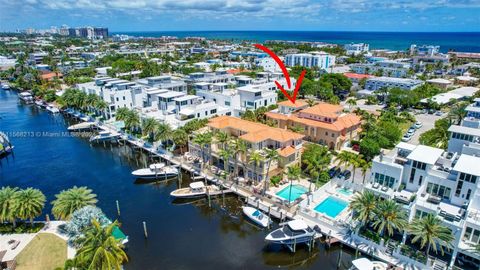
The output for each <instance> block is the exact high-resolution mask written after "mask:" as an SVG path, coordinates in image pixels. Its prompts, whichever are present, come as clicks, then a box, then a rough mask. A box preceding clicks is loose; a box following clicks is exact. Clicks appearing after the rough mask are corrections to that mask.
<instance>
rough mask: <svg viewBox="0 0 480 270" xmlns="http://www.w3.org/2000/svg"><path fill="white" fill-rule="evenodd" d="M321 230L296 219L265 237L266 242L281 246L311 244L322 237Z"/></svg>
mask: <svg viewBox="0 0 480 270" xmlns="http://www.w3.org/2000/svg"><path fill="white" fill-rule="evenodd" d="M319 230H320V229H315V230H314V229H312V228H310V226H308V225H307V223H305V221H303V220H300V219H295V220H292V221H289V222H287V223H286V224H285V225H283V226H282V227H281V228H279V229H276V230H274V231H273V232H271V233H269V234H268V235H267V236H266V237H265V241H267V242H270V243H274V244H281V245H294V244H300V243H310V242H311V241H312V240H313V239H315V238H316V237H318V236H321V234H320V232H319Z"/></svg>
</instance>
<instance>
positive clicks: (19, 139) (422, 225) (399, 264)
mask: <svg viewBox="0 0 480 270" xmlns="http://www.w3.org/2000/svg"><path fill="white" fill-rule="evenodd" d="M258 43H260V44H262V45H263V46H265V47H267V48H269V50H271V51H272V52H273V53H274V54H275V55H277V56H278V58H279V61H281V62H282V63H283V64H284V66H285V71H286V72H285V71H284V70H283V67H282V65H283V64H282V65H280V64H279V63H278V62H277V60H276V59H274V58H272V57H271V56H270V55H269V53H266V52H265V51H263V50H261V49H259V48H258V47H256V46H255V44H258ZM301 74H304V77H303V75H301ZM295 88H297V89H298V93H296V92H294V91H293V89H295ZM280 89H286V90H287V91H288V93H287V94H285V93H283V92H282V91H280ZM289 95H292V96H294V98H293V100H291V98H290V96H289ZM66 134H68V135H66ZM57 151H59V152H57ZM38 155H41V157H38ZM33 156H35V157H33ZM29 158H31V160H29ZM40 158H41V159H40ZM0 165H1V166H0V181H1V182H2V185H1V189H0V222H1V224H0V232H1V235H0V269H20V270H25V269H123V267H125V269H157V268H155V267H158V269H162V265H165V268H166V269H177V268H175V266H178V269H180V268H182V263H185V265H184V267H183V268H182V269H192V267H193V266H192V265H191V264H187V263H191V262H193V263H195V262H201V263H202V264H207V263H211V265H214V266H212V268H209V267H207V268H205V269H227V268H229V267H230V268H231V269H247V268H249V267H252V269H257V268H258V269H263V268H266V267H265V265H267V266H275V267H289V268H295V267H303V266H302V265H303V264H305V265H314V264H315V263H316V266H315V267H313V266H312V268H318V267H321V265H323V262H328V268H325V269H357V270H373V269H432V270H433V269H434V270H440V269H466V270H470V269H472V270H473V269H480V167H479V166H480V51H478V52H472V51H470V50H467V51H461V50H455V49H451V48H443V47H442V46H439V45H437V44H435V43H432V44H410V45H409V46H406V47H404V48H402V49H397V50H394V49H389V48H382V47H378V46H372V44H368V43H367V41H358V42H348V43H345V42H344V43H338V44H337V43H334V42H326V41H322V40H321V39H319V40H316V41H303V40H298V39H296V38H295V39H292V40H289V39H264V40H260V41H257V40H255V41H252V40H247V39H227V38H224V39H222V38H206V37H203V36H201V35H198V36H196V35H192V36H184V35H178V36H177V35H173V34H172V35H158V36H149V35H130V34H128V33H118V34H117V33H115V34H114V33H111V32H109V29H108V28H106V27H97V26H88V27H69V26H60V27H58V28H57V27H52V28H50V29H45V30H38V29H33V28H28V29H25V30H22V31H15V32H5V33H0ZM17 166H18V168H17ZM37 170H43V171H44V173H41V174H38V173H36V172H38V171H37ZM16 175H17V176H18V177H20V176H21V177H22V180H19V179H18V178H16V177H17V176H16ZM49 175H53V176H49ZM50 177H52V178H50ZM53 177H54V178H55V179H53ZM23 178H30V179H32V180H28V181H27V179H23ZM67 178H68V179H67ZM25 181H26V182H25ZM29 181H30V182H29ZM63 181H65V182H63ZM140 213H141V214H140ZM226 241H230V242H233V241H235V242H236V243H238V245H239V247H241V248H242V249H246V250H249V251H250V252H255V253H256V254H257V255H252V254H250V255H248V256H260V257H258V258H262V257H263V260H259V262H256V263H257V264H253V263H252V264H249V263H250V262H248V263H247V262H244V261H248V260H247V259H245V260H243V259H242V262H238V261H236V262H232V261H231V260H233V258H230V259H227V258H229V257H235V256H234V255H232V253H233V252H234V251H236V249H237V248H239V247H232V246H229V245H228V246H225V247H223V248H224V250H222V245H227V244H225V243H224V242H226ZM242 241H243V242H242ZM165 243H169V245H170V246H167V245H166V244H165ZM191 243H193V244H192V245H195V247H197V249H195V250H193V249H192V250H191V252H192V253H197V252H198V253H201V254H198V255H195V254H184V253H185V250H186V249H190V246H189V245H190V244H191ZM149 245H153V247H154V248H153V247H150V249H149ZM209 245H211V247H210V248H209V247H208V246H209ZM235 245H236V244H235ZM272 246H273V247H272ZM178 249H183V251H182V252H181V251H178ZM214 249H215V250H214ZM162 252H165V253H162ZM174 252H177V253H174ZM216 252H220V253H218V255H216V254H217V253H216ZM179 253H181V255H184V256H186V257H185V258H182V257H181V256H180V255H179ZM146 254H148V255H146ZM160 254H163V255H160ZM167 254H168V255H167ZM211 254H213V255H211ZM258 254H261V255H258ZM297 254H298V255H297ZM320 254H321V255H320ZM317 255H320V256H317ZM156 256H158V257H159V258H156ZM164 256H166V257H168V256H172V260H176V261H175V264H173V263H172V262H169V260H168V259H165V258H164ZM197 256H198V257H197ZM239 256H240V255H239ZM242 256H246V258H247V257H248V256H247V254H243V253H242V254H241V256H240V257H242ZM296 256H299V257H300V258H301V259H298V258H299V257H296ZM160 257H161V258H160ZM248 258H251V257H248ZM255 258H257V257H255ZM157 259H158V260H159V262H158V265H157V262H155V260H157ZM220 260H221V261H220ZM239 260H240V259H239ZM286 260H288V261H289V262H286ZM322 260H323V261H322ZM187 261H188V262H187ZM225 261H227V262H225ZM290 261H292V262H290ZM153 265H155V266H153ZM232 265H233V266H232ZM325 265H327V264H325ZM262 267H263V268H262ZM325 267H327V266H325ZM202 269H203V268H202Z"/></svg>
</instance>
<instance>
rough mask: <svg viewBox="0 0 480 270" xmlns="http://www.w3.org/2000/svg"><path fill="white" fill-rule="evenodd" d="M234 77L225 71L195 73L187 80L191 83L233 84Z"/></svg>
mask: <svg viewBox="0 0 480 270" xmlns="http://www.w3.org/2000/svg"><path fill="white" fill-rule="evenodd" d="M233 79H234V77H233V75H232V74H229V73H227V72H226V71H224V70H221V71H215V72H194V73H190V74H189V75H188V78H187V82H189V83H192V84H193V83H198V82H205V83H231V82H232V81H233Z"/></svg>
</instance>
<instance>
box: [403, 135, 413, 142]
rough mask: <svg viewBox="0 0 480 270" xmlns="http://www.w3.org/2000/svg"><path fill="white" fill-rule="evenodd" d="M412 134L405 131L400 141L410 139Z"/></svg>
mask: <svg viewBox="0 0 480 270" xmlns="http://www.w3.org/2000/svg"><path fill="white" fill-rule="evenodd" d="M412 136H413V134H410V133H407V134H405V135H403V137H402V142H408V141H410V140H411V139H412Z"/></svg>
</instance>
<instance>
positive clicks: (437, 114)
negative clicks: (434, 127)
mask: <svg viewBox="0 0 480 270" xmlns="http://www.w3.org/2000/svg"><path fill="white" fill-rule="evenodd" d="M435 115H436V116H442V115H443V112H442V111H437V112H435Z"/></svg>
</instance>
